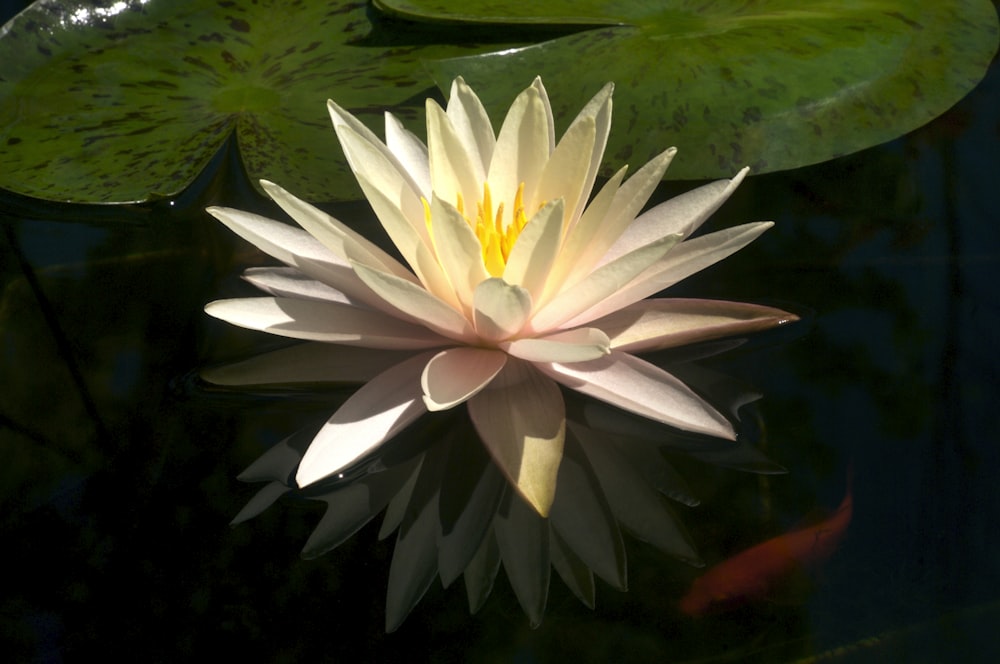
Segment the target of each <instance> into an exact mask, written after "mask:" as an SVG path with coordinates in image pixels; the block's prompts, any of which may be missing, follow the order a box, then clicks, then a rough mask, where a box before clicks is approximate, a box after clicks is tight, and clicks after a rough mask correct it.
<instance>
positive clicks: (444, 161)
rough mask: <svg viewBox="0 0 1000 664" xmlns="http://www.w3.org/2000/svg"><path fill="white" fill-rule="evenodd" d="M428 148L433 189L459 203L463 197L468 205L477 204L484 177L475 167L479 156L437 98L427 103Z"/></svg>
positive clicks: (454, 202) (447, 199)
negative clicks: (478, 175) (477, 175)
mask: <svg viewBox="0 0 1000 664" xmlns="http://www.w3.org/2000/svg"><path fill="white" fill-rule="evenodd" d="M426 108H427V151H428V155H429V156H428V158H429V160H430V169H431V188H432V189H433V191H434V193H435V194H436V195H437V196H439V197H440V198H443V199H444V200H446V201H448V202H449V203H453V204H457V203H458V200H459V196H461V197H462V200H463V201H464V203H465V205H470V206H471V205H474V202H475V201H478V200H479V197H480V196H481V195H482V180H480V179H478V178H477V177H476V172H477V171H476V169H475V168H474V166H473V162H474V160H475V159H478V155H475V156H473V155H471V154H469V149H470V148H471V149H473V150H475V149H476V148H475V146H469V147H468V148H467V147H466V146H465V145H464V144H463V143H462V139H461V138H460V137H459V135H458V133H457V132H456V131H455V128H454V127H453V126H452V124H451V120H449V119H448V115H447V114H446V113H445V112H444V110H443V109H442V108H441V107H440V106H438V104H437V102H436V101H434V100H433V99H428V100H427V104H426Z"/></svg>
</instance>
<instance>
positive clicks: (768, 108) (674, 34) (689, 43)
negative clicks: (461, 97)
mask: <svg viewBox="0 0 1000 664" xmlns="http://www.w3.org/2000/svg"><path fill="white" fill-rule="evenodd" d="M375 4H376V5H377V6H378V7H379V8H380V9H382V10H383V11H386V12H390V13H392V14H395V15H396V16H399V17H402V18H406V19H409V20H423V21H432V22H434V21H437V22H444V23H456V22H467V23H470V24H482V23H503V24H512V25H514V24H525V23H531V24H547V23H551V22H564V23H575V24H586V23H591V24H604V25H603V26H600V27H595V28H593V29H590V30H587V31H585V32H582V33H578V34H574V35H570V36H566V37H560V38H557V39H554V40H551V41H547V42H544V43H540V44H536V45H534V46H528V47H525V48H520V49H511V50H506V51H502V52H496V53H491V54H488V55H478V56H472V57H459V58H454V59H446V60H442V61H437V62H434V63H430V65H429V68H430V70H431V71H432V72H433V74H434V76H435V78H436V79H437V81H438V85H439V86H440V87H442V89H445V88H446V87H447V85H448V84H449V83H450V81H451V79H452V78H453V77H455V76H456V75H459V74H461V75H462V76H464V77H465V79H466V80H467V81H468V82H469V84H470V85H472V86H473V88H475V89H476V90H477V91H478V92H479V93H480V96H481V97H482V98H483V101H484V103H485V104H486V107H487V108H488V109H489V110H490V112H491V113H496V114H497V115H495V116H493V117H494V121H496V120H497V119H499V117H500V115H499V114H500V113H501V112H502V110H503V109H504V108H506V105H507V104H509V101H510V99H511V98H512V97H513V95H514V94H515V93H516V92H517V91H518V90H519V89H521V88H523V87H524V86H525V85H526V84H527V82H528V81H530V80H531V78H532V77H533V76H535V75H536V74H540V75H541V76H542V78H543V79H544V81H545V86H546V88H547V89H548V91H549V94H550V96H551V97H552V102H553V110H554V111H555V112H556V114H557V115H558V116H560V117H561V118H562V119H563V121H564V122H565V121H566V120H567V118H571V117H573V115H574V114H575V113H576V111H577V110H578V109H579V108H580V107H581V106H582V105H583V103H585V101H586V100H587V99H589V98H590V96H591V95H593V94H594V93H595V92H596V91H597V90H598V89H600V87H601V85H603V84H604V83H605V82H607V81H614V82H615V84H616V89H615V122H614V124H613V127H612V134H611V139H610V142H609V145H608V158H607V163H608V164H609V165H611V166H614V167H617V164H619V163H621V162H623V161H629V160H635V161H638V162H642V161H644V160H646V159H648V158H649V157H650V156H652V155H653V154H655V153H657V152H659V151H660V150H662V149H663V148H665V147H667V146H671V145H676V146H677V147H678V148H679V149H680V155H678V158H677V159H676V160H674V162H673V164H672V165H671V167H670V170H669V171H668V177H673V178H706V177H721V176H730V175H732V174H733V173H735V172H736V171H737V170H738V169H739V168H741V167H742V166H744V165H749V166H751V167H752V169H753V170H754V172H757V173H760V172H766V171H774V170H783V169H788V168H794V167H798V166H804V165H806V164H811V163H816V162H820V161H825V160H827V159H831V158H833V157H836V156H840V155H844V154H848V153H851V152H855V151H857V150H861V149H863V148H866V147H869V146H872V145H876V144H878V143H882V142H885V141H888V140H891V139H893V138H896V137H897V136H900V135H901V134H903V133H905V132H907V131H910V130H912V129H915V128H916V127H919V126H920V125H923V124H925V123H926V122H928V121H929V120H931V119H932V118H934V117H936V116H937V115H940V114H941V113H943V112H944V111H945V110H947V109H948V108H949V107H950V106H951V105H952V104H954V103H955V102H956V101H958V100H959V99H960V98H962V97H963V96H964V95H965V94H966V93H967V92H969V90H971V89H972V88H973V87H974V86H975V85H976V83H978V82H979V80H980V79H982V77H983V75H984V74H985V72H986V69H987V67H988V65H989V63H990V60H991V59H992V57H993V55H994V53H995V52H996V49H997V15H996V10H995V9H994V8H993V6H992V4H991V3H990V2H989V0H854V1H852V2H843V1H842V0H826V1H823V0H815V1H811V2H803V1H802V0H760V1H758V2H746V1H745V0H719V1H717V2H705V1H704V0H673V1H671V0H656V1H655V2H654V1H653V0H614V1H611V0H606V1H603V2H602V1H600V0H585V1H584V2H578V1H576V0H550V1H547V2H541V3H525V2H515V1H513V0H506V1H504V0H466V1H465V2H463V3H461V9H456V8H455V5H456V4H457V3H451V2H448V1H447V0H376V3H375ZM511 29H512V30H514V29H516V28H514V27H512V28H511Z"/></svg>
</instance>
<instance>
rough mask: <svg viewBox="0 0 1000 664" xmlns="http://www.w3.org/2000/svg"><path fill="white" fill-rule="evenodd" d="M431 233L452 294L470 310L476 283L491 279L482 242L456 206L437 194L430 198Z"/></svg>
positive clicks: (438, 259)
mask: <svg viewBox="0 0 1000 664" xmlns="http://www.w3.org/2000/svg"><path fill="white" fill-rule="evenodd" d="M431 234H432V235H433V241H434V250H435V251H436V252H437V261H438V263H439V264H440V266H441V269H442V270H443V271H444V273H445V274H446V275H447V278H448V281H449V283H450V284H451V288H452V290H453V291H454V293H455V297H456V298H457V299H458V301H459V302H460V303H461V305H462V307H463V308H464V310H465V311H466V312H469V313H471V311H472V298H473V293H474V292H475V290H476V286H477V285H479V284H480V283H481V282H482V281H483V280H484V279H489V278H490V274H489V272H487V271H486V266H485V265H484V264H483V252H482V245H480V244H479V240H477V239H476V234H475V233H474V232H473V230H472V228H470V227H469V223H468V222H467V221H466V220H465V217H463V216H462V215H461V213H459V211H458V209H457V208H455V206H453V205H451V204H449V203H448V202H446V201H443V200H442V199H440V198H438V197H437V196H436V195H435V196H434V199H433V200H432V201H431Z"/></svg>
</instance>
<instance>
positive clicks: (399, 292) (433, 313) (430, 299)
mask: <svg viewBox="0 0 1000 664" xmlns="http://www.w3.org/2000/svg"><path fill="white" fill-rule="evenodd" d="M354 271H355V272H356V273H357V274H358V277H360V278H361V280H362V281H364V282H365V283H366V284H367V285H368V287H369V288H371V289H372V290H373V291H375V293H376V294H378V296H379V297H381V298H382V299H383V300H385V301H386V302H388V303H389V304H391V305H392V306H393V307H395V308H397V309H398V310H399V311H401V312H403V313H404V314H406V315H407V316H410V317H412V318H413V319H416V320H420V321H421V322H422V323H423V324H424V325H426V326H427V327H428V328H430V329H431V330H434V331H435V332H437V333H439V334H442V335H444V336H446V337H449V338H451V339H456V340H459V341H472V340H473V339H474V338H475V335H474V333H473V330H472V326H471V325H469V323H468V321H467V320H466V319H465V318H464V317H463V316H462V315H461V314H460V313H458V312H457V311H455V310H454V309H452V308H451V307H450V306H448V304H447V303H446V302H444V301H443V300H441V299H440V298H438V297H437V296H435V295H433V294H431V293H429V292H427V291H426V290H424V288H423V287H421V286H419V285H417V284H414V283H412V282H409V281H406V280H405V279H400V278H399V277H396V276H394V275H391V274H389V273H387V272H381V271H379V270H373V269H371V268H369V267H367V266H365V265H362V264H360V263H356V264H355V265H354Z"/></svg>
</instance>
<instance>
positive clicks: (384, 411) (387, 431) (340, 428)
mask: <svg viewBox="0 0 1000 664" xmlns="http://www.w3.org/2000/svg"><path fill="white" fill-rule="evenodd" d="M431 355H432V354H431V353H422V354H420V355H418V356H416V357H414V358H411V359H410V360H407V361H406V362H403V363H402V364H398V365H396V366H394V367H392V368H391V369H389V370H387V371H385V372H384V373H381V374H379V375H378V376H377V377H375V378H374V379H372V380H371V381H370V382H368V383H366V384H365V385H364V386H363V387H362V388H361V389H359V390H358V391H357V392H355V393H354V395H353V396H351V398H350V399H348V400H347V401H345V402H344V405H343V406H341V407H340V408H339V409H338V410H337V412H336V413H334V414H333V417H331V418H330V419H329V420H328V421H327V423H326V424H325V425H323V428H322V429H320V432H319V433H318V434H317V435H316V437H315V438H314V439H313V441H312V444H310V445H309V449H307V450H306V453H305V455H304V456H303V457H302V463H300V464H299V469H298V472H297V473H296V475H295V481H296V483H297V484H298V485H299V487H305V486H308V485H310V484H312V483H313V482H316V481H318V480H321V479H323V478H324V477H327V476H329V475H332V474H333V473H336V472H339V471H341V470H343V469H344V468H346V467H347V466H349V465H351V464H352V463H354V462H355V461H357V460H358V459H360V458H361V457H363V456H364V455H365V454H367V453H368V452H370V451H372V450H373V449H375V448H376V447H378V446H379V445H381V444H382V443H383V442H385V441H386V440H388V439H389V438H391V437H392V436H394V435H396V434H397V433H398V432H399V431H401V430H402V429H403V428H405V427H406V426H407V425H408V424H409V423H410V422H412V421H413V420H415V419H417V418H418V417H420V416H421V415H422V414H423V413H425V412H427V411H426V409H425V408H424V402H423V400H422V399H421V398H420V396H421V392H420V374H421V372H422V371H423V368H424V365H425V364H427V360H429V359H430V358H431Z"/></svg>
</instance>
